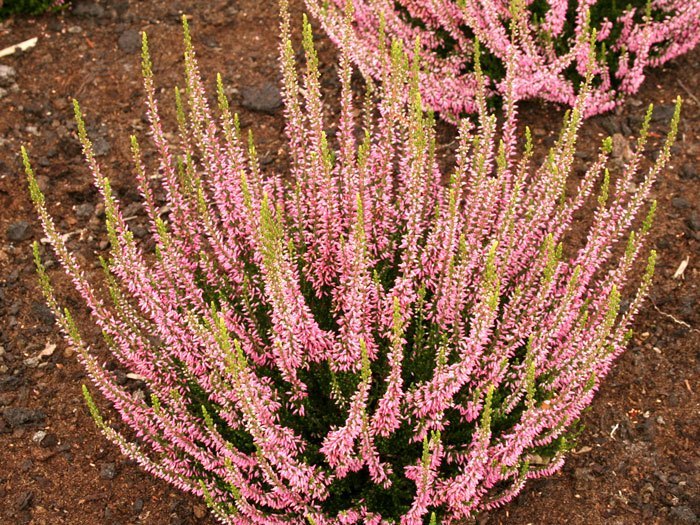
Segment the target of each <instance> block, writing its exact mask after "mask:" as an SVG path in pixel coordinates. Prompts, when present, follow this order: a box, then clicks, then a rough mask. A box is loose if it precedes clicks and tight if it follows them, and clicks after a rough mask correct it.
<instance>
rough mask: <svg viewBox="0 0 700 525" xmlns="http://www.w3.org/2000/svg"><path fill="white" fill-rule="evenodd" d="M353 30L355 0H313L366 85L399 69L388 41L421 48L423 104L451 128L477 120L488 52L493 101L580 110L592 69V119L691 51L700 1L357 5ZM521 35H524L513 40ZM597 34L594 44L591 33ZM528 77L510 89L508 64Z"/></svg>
mask: <svg viewBox="0 0 700 525" xmlns="http://www.w3.org/2000/svg"><path fill="white" fill-rule="evenodd" d="M350 3H351V4H352V5H353V13H354V16H353V23H354V25H353V27H354V30H353V31H352V32H351V33H350V34H349V35H345V34H344V32H343V18H344V14H343V12H344V6H345V4H346V0H330V1H328V2H326V1H321V0H306V5H307V6H308V8H309V10H310V11H311V12H312V13H313V14H314V15H315V16H316V17H317V18H318V19H319V20H320V21H321V23H322V24H323V27H324V29H325V30H326V32H327V33H328V34H329V35H330V36H331V38H332V39H333V40H334V41H335V42H336V43H338V44H341V45H343V47H344V51H345V52H346V53H347V54H348V55H349V56H350V57H351V58H352V60H353V61H354V62H355V63H356V64H357V65H358V66H359V67H360V68H361V69H362V71H363V72H364V73H365V74H367V75H372V76H374V77H375V78H381V77H382V75H383V74H384V73H383V72H384V71H385V70H386V69H387V68H388V67H390V60H389V58H388V53H389V50H388V49H387V48H384V49H382V48H381V38H382V37H380V36H379V35H381V34H385V35H386V37H388V38H389V39H393V40H398V41H401V42H403V43H404V44H405V45H406V46H408V47H411V46H412V44H413V42H414V41H415V39H416V38H418V37H419V38H420V42H421V48H420V55H421V61H422V64H423V68H422V71H421V82H420V84H421V91H422V95H423V99H424V103H425V104H426V105H427V106H428V107H430V108H432V109H434V110H436V111H440V112H441V113H442V114H443V116H445V117H447V118H448V119H454V118H455V116H458V115H460V114H462V113H465V112H467V113H472V112H474V111H476V106H477V100H476V99H477V91H478V89H479V87H478V82H477V78H476V72H475V68H474V63H473V59H472V57H473V56H474V45H475V42H476V41H477V40H478V41H480V42H481V44H482V47H483V50H484V57H483V66H484V71H485V74H486V77H487V78H488V81H487V84H488V86H487V87H488V96H489V97H491V96H493V97H502V96H503V95H504V94H505V92H506V90H507V89H511V91H512V93H513V96H514V97H516V98H517V99H518V100H522V99H527V98H542V99H545V100H549V101H552V102H557V103H561V104H564V105H568V106H572V107H573V105H574V104H575V100H576V96H577V93H576V92H577V88H578V87H579V85H580V84H581V82H582V79H583V77H584V76H585V74H586V71H587V68H588V64H589V63H590V62H591V60H593V71H592V74H593V78H592V85H591V93H590V94H589V103H588V104H587V105H586V107H585V108H584V110H583V111H584V117H588V116H591V115H595V114H598V113H604V112H606V111H609V110H610V109H612V108H614V107H615V106H616V105H617V104H619V103H620V102H621V101H622V100H623V99H624V98H625V97H626V96H628V95H630V94H633V93H635V92H637V90H638V89H639V86H640V85H641V83H642V81H643V80H644V75H645V69H647V68H649V67H657V66H659V65H661V64H663V63H665V62H667V61H668V60H670V59H672V58H674V57H677V56H679V55H681V54H683V53H685V52H687V51H689V50H690V49H692V48H693V47H694V46H695V45H696V44H697V43H698V40H699V39H700V1H699V0H577V1H569V0H527V1H526V0H429V1H428V0H352V2H350ZM513 26H515V27H516V28H517V31H513ZM589 27H590V28H592V29H594V30H595V31H596V32H597V38H596V40H595V41H594V42H592V41H591V40H590V39H589V38H587V36H586V35H587V34H588V28H589ZM511 56H512V60H514V62H515V63H516V64H517V67H518V69H519V71H520V74H519V75H518V78H515V79H513V85H512V86H506V82H505V78H506V75H505V69H506V67H505V66H506V63H507V62H508V60H510V59H511V58H510V57H511Z"/></svg>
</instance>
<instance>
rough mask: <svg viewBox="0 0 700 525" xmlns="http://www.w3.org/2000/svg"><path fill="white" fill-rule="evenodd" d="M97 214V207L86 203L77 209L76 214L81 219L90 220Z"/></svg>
mask: <svg viewBox="0 0 700 525" xmlns="http://www.w3.org/2000/svg"><path fill="white" fill-rule="evenodd" d="M94 213H95V206H93V205H92V204H90V203H89V202H85V203H83V204H80V205H78V206H76V207H75V214H76V215H77V216H78V217H80V218H81V219H89V218H90V217H92V215H93V214H94Z"/></svg>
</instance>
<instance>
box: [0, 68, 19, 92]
mask: <svg viewBox="0 0 700 525" xmlns="http://www.w3.org/2000/svg"><path fill="white" fill-rule="evenodd" d="M16 78H17V71H16V70H15V68H13V67H12V66H6V65H5V64H0V87H4V88H6V87H10V86H11V85H12V84H14V83H15V79H16Z"/></svg>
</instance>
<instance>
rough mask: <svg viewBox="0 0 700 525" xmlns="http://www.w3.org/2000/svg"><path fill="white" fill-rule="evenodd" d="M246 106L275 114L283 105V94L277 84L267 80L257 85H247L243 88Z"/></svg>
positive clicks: (242, 102) (243, 102)
mask: <svg viewBox="0 0 700 525" xmlns="http://www.w3.org/2000/svg"><path fill="white" fill-rule="evenodd" d="M241 96H242V97H243V100H242V101H241V104H242V105H243V107H244V108H246V109H250V110H252V111H258V112H261V113H269V114H273V113H274V112H275V111H276V110H277V109H279V108H280V107H281V106H282V95H281V94H280V90H279V88H278V87H277V84H274V83H272V82H266V83H264V84H260V85H257V86H246V87H244V88H242V89H241Z"/></svg>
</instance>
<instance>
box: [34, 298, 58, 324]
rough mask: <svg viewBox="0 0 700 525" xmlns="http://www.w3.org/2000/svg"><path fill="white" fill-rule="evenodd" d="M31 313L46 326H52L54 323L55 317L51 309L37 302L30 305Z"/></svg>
mask: <svg viewBox="0 0 700 525" xmlns="http://www.w3.org/2000/svg"><path fill="white" fill-rule="evenodd" d="M32 313H33V314H34V316H35V317H36V318H37V319H39V321H41V322H42V323H43V324H45V325H47V326H52V325H53V324H54V322H56V316H54V314H53V312H52V311H51V308H49V307H48V306H46V305H45V304H44V303H41V302H39V301H34V302H33V303H32Z"/></svg>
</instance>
